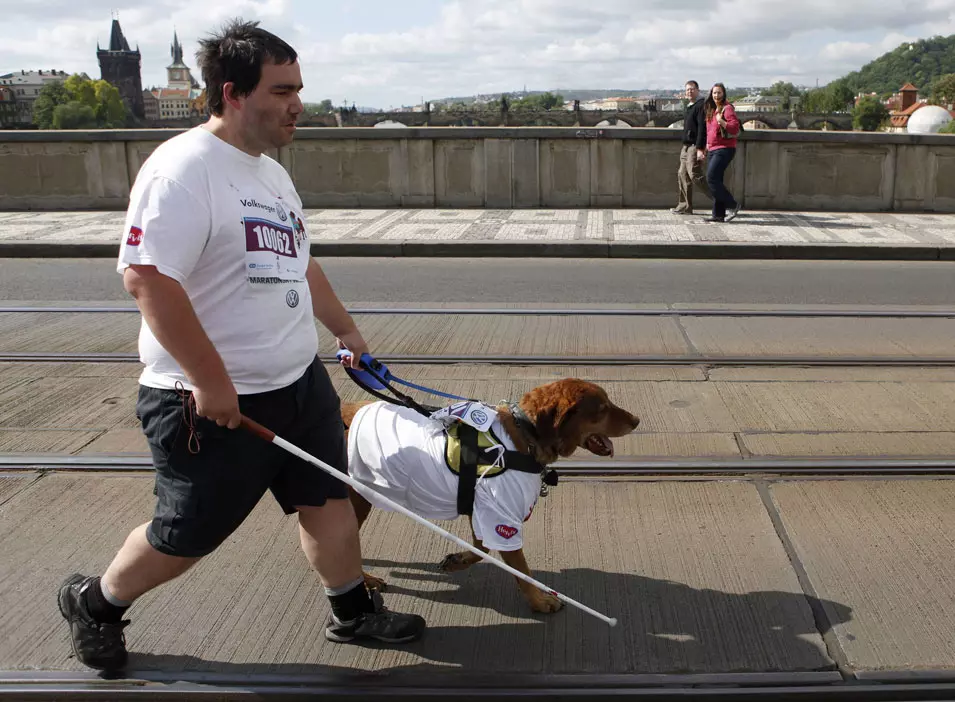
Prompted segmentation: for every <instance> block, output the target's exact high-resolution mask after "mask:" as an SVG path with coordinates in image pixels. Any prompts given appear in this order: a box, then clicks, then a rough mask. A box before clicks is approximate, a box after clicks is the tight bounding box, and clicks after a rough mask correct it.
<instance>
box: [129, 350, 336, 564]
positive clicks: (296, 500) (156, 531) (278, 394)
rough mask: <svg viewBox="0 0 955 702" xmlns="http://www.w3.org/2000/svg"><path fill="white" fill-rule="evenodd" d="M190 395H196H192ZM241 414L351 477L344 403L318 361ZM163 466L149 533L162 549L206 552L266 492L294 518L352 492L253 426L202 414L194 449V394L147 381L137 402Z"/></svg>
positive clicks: (245, 400) (246, 404)
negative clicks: (300, 510) (189, 419)
mask: <svg viewBox="0 0 955 702" xmlns="http://www.w3.org/2000/svg"><path fill="white" fill-rule="evenodd" d="M188 395H189V393H186V396H187V399H188ZM239 409H240V410H241V412H242V413H243V414H244V415H245V416H247V417H249V418H250V419H254V420H255V421H257V422H259V423H260V424H262V425H264V426H266V427H267V428H269V429H271V430H272V431H273V432H275V433H276V434H278V435H279V436H281V437H282V438H283V439H286V440H288V441H290V442H291V443H293V444H295V445H296V446H298V447H299V448H301V449H302V450H304V451H306V452H308V453H310V454H312V455H313V456H315V457H316V458H318V459H320V460H322V461H324V462H325V463H327V464H329V465H330V466H332V467H333V468H336V469H337V470H339V471H341V472H342V473H347V470H348V469H347V466H348V460H347V448H346V444H345V431H344V425H343V423H342V417H341V403H340V401H339V398H338V394H337V393H336V392H335V388H334V387H333V386H332V383H331V379H330V378H329V376H328V372H327V371H326V370H325V367H324V366H323V365H322V363H321V362H320V361H319V360H318V358H316V359H315V360H314V361H313V362H312V364H311V365H310V366H309V368H308V370H306V372H305V373H304V375H302V377H301V378H299V379H298V380H297V381H296V382H295V383H293V384H291V385H289V386H287V387H284V388H280V389H278V390H272V391H269V392H264V393H257V394H252V395H240V396H239ZM136 414H137V416H138V417H139V419H140V421H141V423H142V427H143V432H144V433H145V435H146V439H147V440H148V442H149V448H150V451H151V453H152V457H153V465H154V466H155V469H156V485H155V490H154V492H155V495H156V497H157V501H156V510H155V514H154V516H153V519H152V522H151V523H150V525H149V527H148V529H147V530H146V537H147V539H148V540H149V543H150V544H152V546H153V547H154V548H155V549H156V550H158V551H160V552H161V553H165V554H169V555H171V556H183V557H193V558H195V557H200V556H205V555H207V554H209V553H211V552H212V551H214V550H215V549H216V548H217V547H218V546H219V545H220V544H221V543H222V542H223V541H225V539H226V538H228V537H229V535H230V534H232V532H233V531H235V529H236V528H237V527H238V526H239V525H240V524H241V523H242V522H243V521H244V520H245V518H246V517H247V516H248V515H249V513H250V512H251V511H252V509H253V508H254V507H255V505H256V504H257V503H258V502H259V500H260V499H261V498H262V496H263V495H264V494H265V491H266V490H271V492H272V495H273V496H274V497H275V499H276V501H277V502H278V503H279V505H281V507H282V510H283V511H284V512H285V513H286V514H292V513H294V512H295V511H296V510H295V507H297V506H321V505H323V504H325V501H326V500H328V499H344V498H347V497H348V486H347V485H346V484H345V483H343V482H341V481H340V480H336V479H335V478H333V477H332V476H331V475H329V474H328V473H326V472H325V471H323V470H322V469H320V468H318V467H316V466H313V465H312V464H311V463H307V462H305V461H303V460H302V459H300V458H297V457H295V456H293V455H292V454H290V453H288V452H287V451H284V450H282V449H281V448H279V447H278V446H275V445H274V444H270V443H268V442H267V441H264V440H263V439H261V438H259V437H257V436H254V435H253V434H250V433H249V432H247V431H245V430H243V429H238V428H237V429H228V428H226V427H220V426H219V425H217V424H216V423H215V422H213V421H211V420H208V419H204V418H202V417H199V416H195V418H194V421H193V426H194V428H195V437H194V438H193V441H192V448H193V449H195V448H196V443H197V442H198V449H199V450H198V452H197V453H192V452H190V450H189V443H190V441H189V435H190V431H189V426H188V424H187V423H186V415H185V414H184V398H183V396H182V395H181V394H180V393H179V392H178V391H176V390H161V389H157V388H150V387H146V386H143V385H140V387H139V399H138V401H137V403H136Z"/></svg>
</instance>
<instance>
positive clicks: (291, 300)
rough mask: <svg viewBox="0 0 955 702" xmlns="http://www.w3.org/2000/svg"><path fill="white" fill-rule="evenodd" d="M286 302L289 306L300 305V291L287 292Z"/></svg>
mask: <svg viewBox="0 0 955 702" xmlns="http://www.w3.org/2000/svg"><path fill="white" fill-rule="evenodd" d="M285 304H286V305H288V306H289V307H298V291H296V290H289V291H288V292H287V293H285Z"/></svg>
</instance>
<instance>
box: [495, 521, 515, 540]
mask: <svg viewBox="0 0 955 702" xmlns="http://www.w3.org/2000/svg"><path fill="white" fill-rule="evenodd" d="M494 531H496V532H497V533H498V535H499V536H501V537H502V538H505V539H510V538H513V537H514V535H515V534H516V533H517V529H515V528H514V527H512V526H508V525H507V524H498V525H497V526H496V527H494Z"/></svg>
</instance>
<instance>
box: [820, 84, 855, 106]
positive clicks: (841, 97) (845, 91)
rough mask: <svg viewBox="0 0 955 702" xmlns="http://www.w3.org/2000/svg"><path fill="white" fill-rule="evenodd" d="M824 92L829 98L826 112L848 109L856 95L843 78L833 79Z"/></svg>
mask: <svg viewBox="0 0 955 702" xmlns="http://www.w3.org/2000/svg"><path fill="white" fill-rule="evenodd" d="M826 92H827V95H828V99H829V103H828V107H829V109H828V110H827V112H842V111H843V110H848V109H850V106H851V105H852V103H853V101H854V100H855V96H856V94H855V91H853V90H852V88H850V87H849V84H848V83H847V82H846V81H844V80H837V81H833V82H832V83H830V84H829V85H827V86H826Z"/></svg>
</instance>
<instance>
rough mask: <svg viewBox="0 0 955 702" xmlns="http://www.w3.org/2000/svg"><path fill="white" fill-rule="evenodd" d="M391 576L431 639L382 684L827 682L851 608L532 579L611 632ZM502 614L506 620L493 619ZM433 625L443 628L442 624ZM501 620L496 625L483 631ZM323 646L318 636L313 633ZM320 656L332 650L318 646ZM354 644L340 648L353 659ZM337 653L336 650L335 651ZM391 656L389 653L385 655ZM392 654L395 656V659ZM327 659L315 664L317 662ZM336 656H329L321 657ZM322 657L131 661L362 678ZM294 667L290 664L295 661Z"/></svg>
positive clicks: (175, 670) (654, 583) (420, 573)
mask: <svg viewBox="0 0 955 702" xmlns="http://www.w3.org/2000/svg"><path fill="white" fill-rule="evenodd" d="M365 565H366V567H368V566H370V567H374V568H375V569H376V570H375V571H374V572H375V574H376V575H384V576H385V579H386V581H387V582H388V590H387V592H386V598H388V599H390V598H389V593H390V594H391V595H392V596H393V595H395V594H398V595H409V596H411V597H412V598H414V599H411V600H410V602H409V601H407V600H406V601H404V602H402V604H401V606H400V607H396V608H397V609H399V610H400V611H417V612H424V611H425V610H426V609H427V608H425V607H415V605H414V600H415V599H420V600H428V601H431V602H433V603H435V604H437V605H439V606H438V607H436V608H434V609H431V610H430V616H429V626H428V630H427V632H426V633H425V636H424V637H423V638H422V639H421V640H419V641H416V642H414V643H411V644H407V645H402V646H386V645H384V644H365V645H364V646H366V647H370V648H378V649H381V650H382V655H380V656H377V657H376V659H375V660H376V665H377V666H378V667H377V669H376V671H374V674H375V675H380V674H382V673H385V674H387V677H388V678H389V679H392V678H395V677H396V676H397V678H398V679H402V678H407V677H408V676H409V675H410V676H411V677H412V678H413V677H414V676H416V675H418V674H420V673H428V674H433V673H436V672H446V673H455V674H484V675H488V674H494V675H506V674H519V673H550V674H560V673H578V674H580V673H593V674H627V673H729V672H778V671H819V670H832V669H834V668H835V664H834V662H833V660H832V659H831V658H830V657H829V656H828V655H827V650H826V646H825V643H824V642H823V640H822V634H824V633H826V632H827V631H828V630H829V629H830V628H831V627H833V626H836V625H838V624H841V623H844V622H847V621H849V620H850V619H851V611H852V610H851V608H850V607H848V606H846V605H844V604H841V603H838V602H832V601H828V600H817V599H815V598H809V597H807V596H806V595H804V594H802V593H800V592H784V591H777V590H770V591H758V592H748V593H743V594H737V593H727V592H721V591H719V590H713V589H707V588H703V589H699V588H694V587H691V586H688V585H685V584H683V583H678V582H673V581H669V580H659V579H655V578H650V577H646V576H642V575H635V574H630V573H605V572H599V571H595V570H591V569H586V568H576V569H567V570H561V571H558V572H554V571H547V570H542V571H536V572H534V574H533V575H534V577H535V578H537V579H538V580H540V581H541V582H544V583H546V584H547V585H549V586H551V587H553V588H554V589H556V590H558V591H559V592H562V593H564V594H565V595H567V596H569V597H573V598H574V599H576V600H578V601H579V602H582V603H583V604H586V605H587V606H589V607H592V608H593V609H595V610H597V611H599V612H602V613H604V614H607V615H608V616H612V617H616V618H617V619H618V621H619V623H618V624H617V626H616V627H613V628H611V627H610V626H608V625H607V624H606V623H604V622H602V621H600V620H598V619H596V618H594V617H592V616H591V615H589V614H586V613H584V612H582V611H580V610H579V609H577V608H575V607H573V606H570V605H565V606H564V608H563V609H562V610H561V611H560V612H557V613H554V614H537V613H534V612H532V611H531V610H530V608H529V606H528V605H527V604H526V602H525V600H524V599H523V597H522V596H521V595H520V593H519V591H518V589H517V586H516V584H515V582H514V578H513V577H511V576H510V575H508V574H506V573H503V572H501V571H500V570H498V569H497V568H494V567H493V566H490V565H488V564H478V565H475V566H473V567H472V568H470V569H469V570H467V571H464V572H459V573H449V574H445V573H442V572H440V571H439V570H438V569H437V566H436V565H435V564H433V563H397V562H394V561H387V560H374V559H371V560H366V561H365ZM491 612H497V613H498V615H503V617H504V620H505V621H504V622H503V623H502V622H501V617H500V616H498V615H494V616H493V617H489V616H488V615H489V613H491ZM436 615H437V616H436ZM488 619H493V620H494V621H495V623H493V624H490V623H487V621H488ZM316 631H317V633H316V635H317V636H321V633H320V632H321V630H320V629H317V630H316ZM322 645H324V641H322ZM351 646H353V644H345V645H342V647H343V650H345V651H347V650H348V648H349V647H351ZM334 650H335V651H338V650H339V649H338V648H335V649H334ZM385 651H387V653H385ZM392 651H393V653H392ZM321 655H322V654H320V655H319V657H321ZM324 655H325V656H328V654H327V653H326V654H324ZM315 656H316V651H315V649H312V650H311V651H309V652H305V651H303V652H302V655H301V657H300V659H299V661H296V662H292V661H294V660H295V658H296V654H295V653H294V652H290V653H289V654H288V657H287V658H286V661H285V662H282V663H273V664H264V663H263V664H257V663H225V662H218V661H205V660H202V659H200V658H195V657H191V656H175V655H171V656H166V655H152V654H137V653H135V652H133V653H131V654H130V669H131V670H135V671H137V676H139V677H143V678H145V679H156V680H161V681H166V682H168V680H167V678H168V676H169V675H172V676H173V677H174V678H175V676H176V675H179V676H180V678H175V679H181V676H182V675H183V672H184V671H185V672H189V673H190V674H192V675H195V674H197V673H199V672H200V671H205V672H207V673H213V674H216V675H227V676H231V677H234V676H238V678H239V679H241V678H242V677H243V676H250V675H251V676H254V677H256V678H258V677H259V676H261V675H276V676H280V677H283V678H288V677H289V676H291V677H295V676H328V675H330V676H332V678H335V679H337V678H339V677H342V676H344V678H351V677H352V676H354V675H355V674H359V675H361V674H364V675H368V673H362V671H361V670H360V669H358V668H350V667H349V666H348V665H347V664H346V665H344V666H341V665H337V666H336V665H325V664H323V663H321V662H319V661H317V660H316V657H315ZM290 658H291V659H292V661H290V660H289V659H290ZM342 660H349V658H344V659H343V658H342V657H341V656H339V655H338V654H337V653H336V654H335V655H334V657H333V658H331V659H330V661H329V662H332V661H334V662H335V663H339V662H341V661H342Z"/></svg>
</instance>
